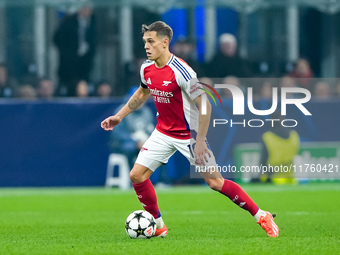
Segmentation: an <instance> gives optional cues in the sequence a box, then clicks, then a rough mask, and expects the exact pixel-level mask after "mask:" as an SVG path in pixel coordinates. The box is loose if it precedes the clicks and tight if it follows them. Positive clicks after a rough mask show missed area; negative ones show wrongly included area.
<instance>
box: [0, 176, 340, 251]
mask: <svg viewBox="0 0 340 255" xmlns="http://www.w3.org/2000/svg"><path fill="white" fill-rule="evenodd" d="M242 186H243V187H244V189H245V190H246V191H247V192H248V193H249V194H250V195H251V196H252V198H253V199H254V200H255V202H257V204H258V205H259V206H260V207H261V208H262V209H264V210H270V211H271V212H273V213H276V214H277V218H276V222H277V224H278V226H279V227H280V236H279V237H278V238H269V237H267V235H266V233H265V232H264V231H263V230H262V229H261V227H260V226H258V225H257V224H256V223H255V220H254V219H253V217H251V215H250V214H249V213H248V212H246V211H244V210H242V209H240V208H239V207H237V206H236V205H234V204H233V203H232V202H231V201H229V199H227V198H225V197H224V196H222V195H221V194H218V193H216V192H214V191H212V190H210V189H209V188H208V187H206V186H192V187H175V188H170V189H166V190H164V189H163V190H156V191H157V193H158V201H159V206H160V209H161V212H162V216H163V218H164V220H165V223H166V224H167V227H168V229H169V233H168V236H167V237H166V238H152V239H149V240H133V239H130V238H129V237H128V236H127V235H126V233H125V230H124V223H125V219H126V217H127V216H128V215H129V214H130V213H131V212H132V211H134V210H139V209H142V207H141V205H140V203H139V202H138V200H137V198H136V196H135V194H134V191H133V190H130V191H119V190H117V189H108V190H107V189H104V188H92V189H91V188H86V189H76V188H74V189H57V188H56V189H0V254H33V255H38V254H261V255H262V254H339V251H340V183H314V184H308V185H297V186H273V185H242Z"/></svg>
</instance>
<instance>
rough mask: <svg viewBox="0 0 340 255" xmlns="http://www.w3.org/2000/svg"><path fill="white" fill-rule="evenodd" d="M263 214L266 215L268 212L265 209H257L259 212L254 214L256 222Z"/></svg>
mask: <svg viewBox="0 0 340 255" xmlns="http://www.w3.org/2000/svg"><path fill="white" fill-rule="evenodd" d="M261 216H266V212H265V211H262V210H261V209H260V208H259V210H258V211H257V213H256V214H255V215H254V218H255V220H256V222H258V221H259V220H260V218H261Z"/></svg>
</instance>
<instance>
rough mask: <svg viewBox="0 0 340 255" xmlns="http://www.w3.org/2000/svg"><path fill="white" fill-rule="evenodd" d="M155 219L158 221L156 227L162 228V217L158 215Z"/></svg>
mask: <svg viewBox="0 0 340 255" xmlns="http://www.w3.org/2000/svg"><path fill="white" fill-rule="evenodd" d="M155 221H156V228H158V229H160V228H162V227H163V226H164V221H163V219H162V217H158V218H157V219H155Z"/></svg>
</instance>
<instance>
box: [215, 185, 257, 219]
mask: <svg viewBox="0 0 340 255" xmlns="http://www.w3.org/2000/svg"><path fill="white" fill-rule="evenodd" d="M220 193H222V194H223V195H225V196H227V197H229V198H230V200H231V201H233V202H234V203H235V204H237V205H238V206H239V207H241V208H243V209H245V210H247V211H248V212H250V213H251V215H253V216H254V215H255V214H256V213H257V211H258V210H259V207H258V206H257V205H256V204H255V202H254V201H253V200H252V199H251V198H250V197H249V195H248V194H247V193H246V192H245V191H244V190H243V189H242V188H241V187H240V185H238V184H237V183H235V182H233V181H229V180H226V179H225V180H224V184H223V187H222V190H221V191H220Z"/></svg>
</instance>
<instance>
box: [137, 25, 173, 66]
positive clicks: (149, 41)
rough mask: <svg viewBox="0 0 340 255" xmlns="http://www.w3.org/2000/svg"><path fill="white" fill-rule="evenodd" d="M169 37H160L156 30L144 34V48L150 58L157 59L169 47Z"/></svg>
mask: <svg viewBox="0 0 340 255" xmlns="http://www.w3.org/2000/svg"><path fill="white" fill-rule="evenodd" d="M167 40H168V39H167V38H166V37H165V38H159V37H158V36H157V32H156V31H150V32H145V33H144V36H143V41H144V49H145V51H146V55H147V57H148V59H150V60H153V61H155V60H157V59H158V58H159V57H160V56H161V55H162V54H163V52H164V51H165V50H166V48H167Z"/></svg>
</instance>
